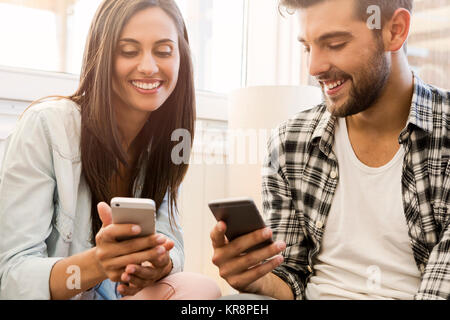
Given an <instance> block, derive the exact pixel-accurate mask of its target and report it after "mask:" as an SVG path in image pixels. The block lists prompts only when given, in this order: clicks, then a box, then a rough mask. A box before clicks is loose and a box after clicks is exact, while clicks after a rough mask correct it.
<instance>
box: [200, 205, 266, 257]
mask: <svg viewBox="0 0 450 320" xmlns="http://www.w3.org/2000/svg"><path fill="white" fill-rule="evenodd" d="M208 205H209V208H210V209H211V212H212V213H213V215H214V217H215V218H216V220H217V221H224V222H225V223H226V224H227V231H226V233H225V235H226V236H227V238H228V240H230V241H232V240H233V239H235V238H238V237H240V236H242V235H244V234H247V233H250V232H253V231H255V230H258V229H263V228H265V227H266V224H265V223H264V219H263V218H262V216H261V214H260V213H259V211H258V208H257V207H256V205H255V203H254V202H253V199H251V198H232V199H221V200H215V201H211V202H210V203H209V204H208ZM271 243H273V240H272V239H268V240H266V241H264V242H262V243H260V244H257V245H255V246H254V247H252V248H250V249H248V250H247V252H251V251H254V250H257V249H260V248H263V247H265V246H268V245H270V244H271Z"/></svg>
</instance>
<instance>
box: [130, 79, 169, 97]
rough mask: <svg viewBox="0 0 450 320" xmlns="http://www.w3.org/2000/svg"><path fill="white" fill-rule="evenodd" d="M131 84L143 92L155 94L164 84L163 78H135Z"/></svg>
mask: <svg viewBox="0 0 450 320" xmlns="http://www.w3.org/2000/svg"><path fill="white" fill-rule="evenodd" d="M130 83H131V86H132V87H133V88H134V89H135V90H136V91H138V92H139V93H141V94H154V93H157V92H158V91H159V89H160V88H161V87H162V85H163V83H164V82H163V81H162V80H151V81H140V80H133V81H130Z"/></svg>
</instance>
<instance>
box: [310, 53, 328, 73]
mask: <svg viewBox="0 0 450 320" xmlns="http://www.w3.org/2000/svg"><path fill="white" fill-rule="evenodd" d="M308 66H309V74H310V75H311V76H313V77H318V76H320V75H322V74H324V73H326V72H328V71H330V68H331V63H330V62H329V59H328V55H326V54H324V53H323V52H321V50H314V49H311V51H310V53H309V57H308Z"/></svg>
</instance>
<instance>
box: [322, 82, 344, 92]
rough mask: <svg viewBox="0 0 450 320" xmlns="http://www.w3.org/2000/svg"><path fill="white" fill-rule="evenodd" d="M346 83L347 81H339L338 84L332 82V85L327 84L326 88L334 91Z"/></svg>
mask: <svg viewBox="0 0 450 320" xmlns="http://www.w3.org/2000/svg"><path fill="white" fill-rule="evenodd" d="M344 82H345V80H339V81H336V82H332V83H329V84H326V85H325V87H326V88H327V89H328V90H332V89H334V88H336V87H339V86H340V85H342V84H343V83H344Z"/></svg>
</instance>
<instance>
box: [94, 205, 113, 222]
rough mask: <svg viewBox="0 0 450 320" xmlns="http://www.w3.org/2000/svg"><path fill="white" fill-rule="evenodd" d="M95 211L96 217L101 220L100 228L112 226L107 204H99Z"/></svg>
mask: <svg viewBox="0 0 450 320" xmlns="http://www.w3.org/2000/svg"><path fill="white" fill-rule="evenodd" d="M97 211H98V215H99V217H100V220H102V223H103V226H102V228H104V227H106V226H109V225H110V224H112V213H111V207H110V206H109V205H108V204H107V203H105V202H100V203H99V204H98V205H97Z"/></svg>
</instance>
